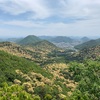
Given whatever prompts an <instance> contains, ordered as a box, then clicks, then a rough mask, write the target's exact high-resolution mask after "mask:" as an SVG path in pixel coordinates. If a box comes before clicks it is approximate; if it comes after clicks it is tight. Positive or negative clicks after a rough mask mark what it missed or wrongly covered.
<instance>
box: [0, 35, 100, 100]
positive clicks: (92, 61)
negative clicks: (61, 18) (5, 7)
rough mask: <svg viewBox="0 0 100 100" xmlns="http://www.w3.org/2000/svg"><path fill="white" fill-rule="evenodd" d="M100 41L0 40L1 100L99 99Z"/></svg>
mask: <svg viewBox="0 0 100 100" xmlns="http://www.w3.org/2000/svg"><path fill="white" fill-rule="evenodd" d="M9 40H10V41H9ZM99 40H100V39H95V40H90V39H89V38H87V37H83V38H80V39H71V38H70V37H62V36H58V37H49V36H48V37H37V36H34V35H29V36H27V37H25V38H21V39H18V41H17V39H15V40H14V39H12V41H11V39H7V41H1V42H0V73H1V76H0V100H99V99H100V97H99V95H100V86H99V85H100V41H99ZM91 43H92V44H91Z"/></svg>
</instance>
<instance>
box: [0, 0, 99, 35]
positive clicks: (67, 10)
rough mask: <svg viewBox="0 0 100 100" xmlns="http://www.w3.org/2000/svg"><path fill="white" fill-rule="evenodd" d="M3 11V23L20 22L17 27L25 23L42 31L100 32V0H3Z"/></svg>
mask: <svg viewBox="0 0 100 100" xmlns="http://www.w3.org/2000/svg"><path fill="white" fill-rule="evenodd" d="M0 12H2V13H1V14H2V17H0V18H1V19H0V20H1V21H0V23H1V26H2V25H6V26H8V27H9V26H12V27H13V26H16V29H15V30H18V27H20V28H24V27H25V28H27V31H31V32H32V33H38V34H40V33H41V34H43V33H46V34H47V33H48V34H50V35H51V33H52V34H53V33H55V34H62V33H63V34H66V35H68V34H70V35H71V34H73V33H75V34H77V35H80V33H81V34H86V35H87V34H89V35H90V34H93V33H96V34H100V29H99V27H100V23H99V22H100V13H99V12H100V0H0ZM7 15H8V16H7ZM0 16H1V15H0ZM3 16H4V19H3ZM5 19H7V20H5ZM3 27H4V26H3ZM28 28H29V29H28ZM30 28H31V30H30ZM5 29H6V27H5ZM33 29H34V30H33ZM10 31H11V30H10ZM20 31H21V30H20ZM13 32H14V31H13ZM22 32H23V33H24V31H22ZM92 32H93V33H92ZM27 33H28V32H27Z"/></svg>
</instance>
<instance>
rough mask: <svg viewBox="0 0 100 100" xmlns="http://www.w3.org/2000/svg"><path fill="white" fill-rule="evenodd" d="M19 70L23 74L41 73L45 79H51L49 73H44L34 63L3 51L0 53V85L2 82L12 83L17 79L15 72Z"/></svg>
mask: <svg viewBox="0 0 100 100" xmlns="http://www.w3.org/2000/svg"><path fill="white" fill-rule="evenodd" d="M17 69H19V70H21V71H22V72H24V73H28V72H30V71H34V72H36V73H41V74H42V75H43V76H45V77H51V76H52V75H51V74H49V72H46V71H44V70H43V69H42V68H40V67H39V66H37V65H36V64H35V63H34V62H30V61H28V60H26V59H24V58H20V57H17V56H13V55H11V54H8V53H6V52H4V51H0V73H1V75H0V84H1V83H2V82H13V80H14V79H16V78H17V76H16V73H15V70H17Z"/></svg>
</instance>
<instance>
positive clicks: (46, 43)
mask: <svg viewBox="0 0 100 100" xmlns="http://www.w3.org/2000/svg"><path fill="white" fill-rule="evenodd" d="M31 46H33V47H34V48H38V49H44V50H50V51H51V50H54V49H57V47H56V46H55V45H54V44H53V43H51V42H49V41H46V40H42V41H40V42H37V43H35V44H31Z"/></svg>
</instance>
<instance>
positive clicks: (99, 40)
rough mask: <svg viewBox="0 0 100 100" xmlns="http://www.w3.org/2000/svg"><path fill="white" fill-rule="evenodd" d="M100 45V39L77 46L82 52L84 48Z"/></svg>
mask: <svg viewBox="0 0 100 100" xmlns="http://www.w3.org/2000/svg"><path fill="white" fill-rule="evenodd" d="M98 45H100V38H99V39H96V40H90V41H88V42H85V43H83V44H80V45H77V46H75V48H76V49H79V50H82V49H84V48H91V47H95V46H98Z"/></svg>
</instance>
